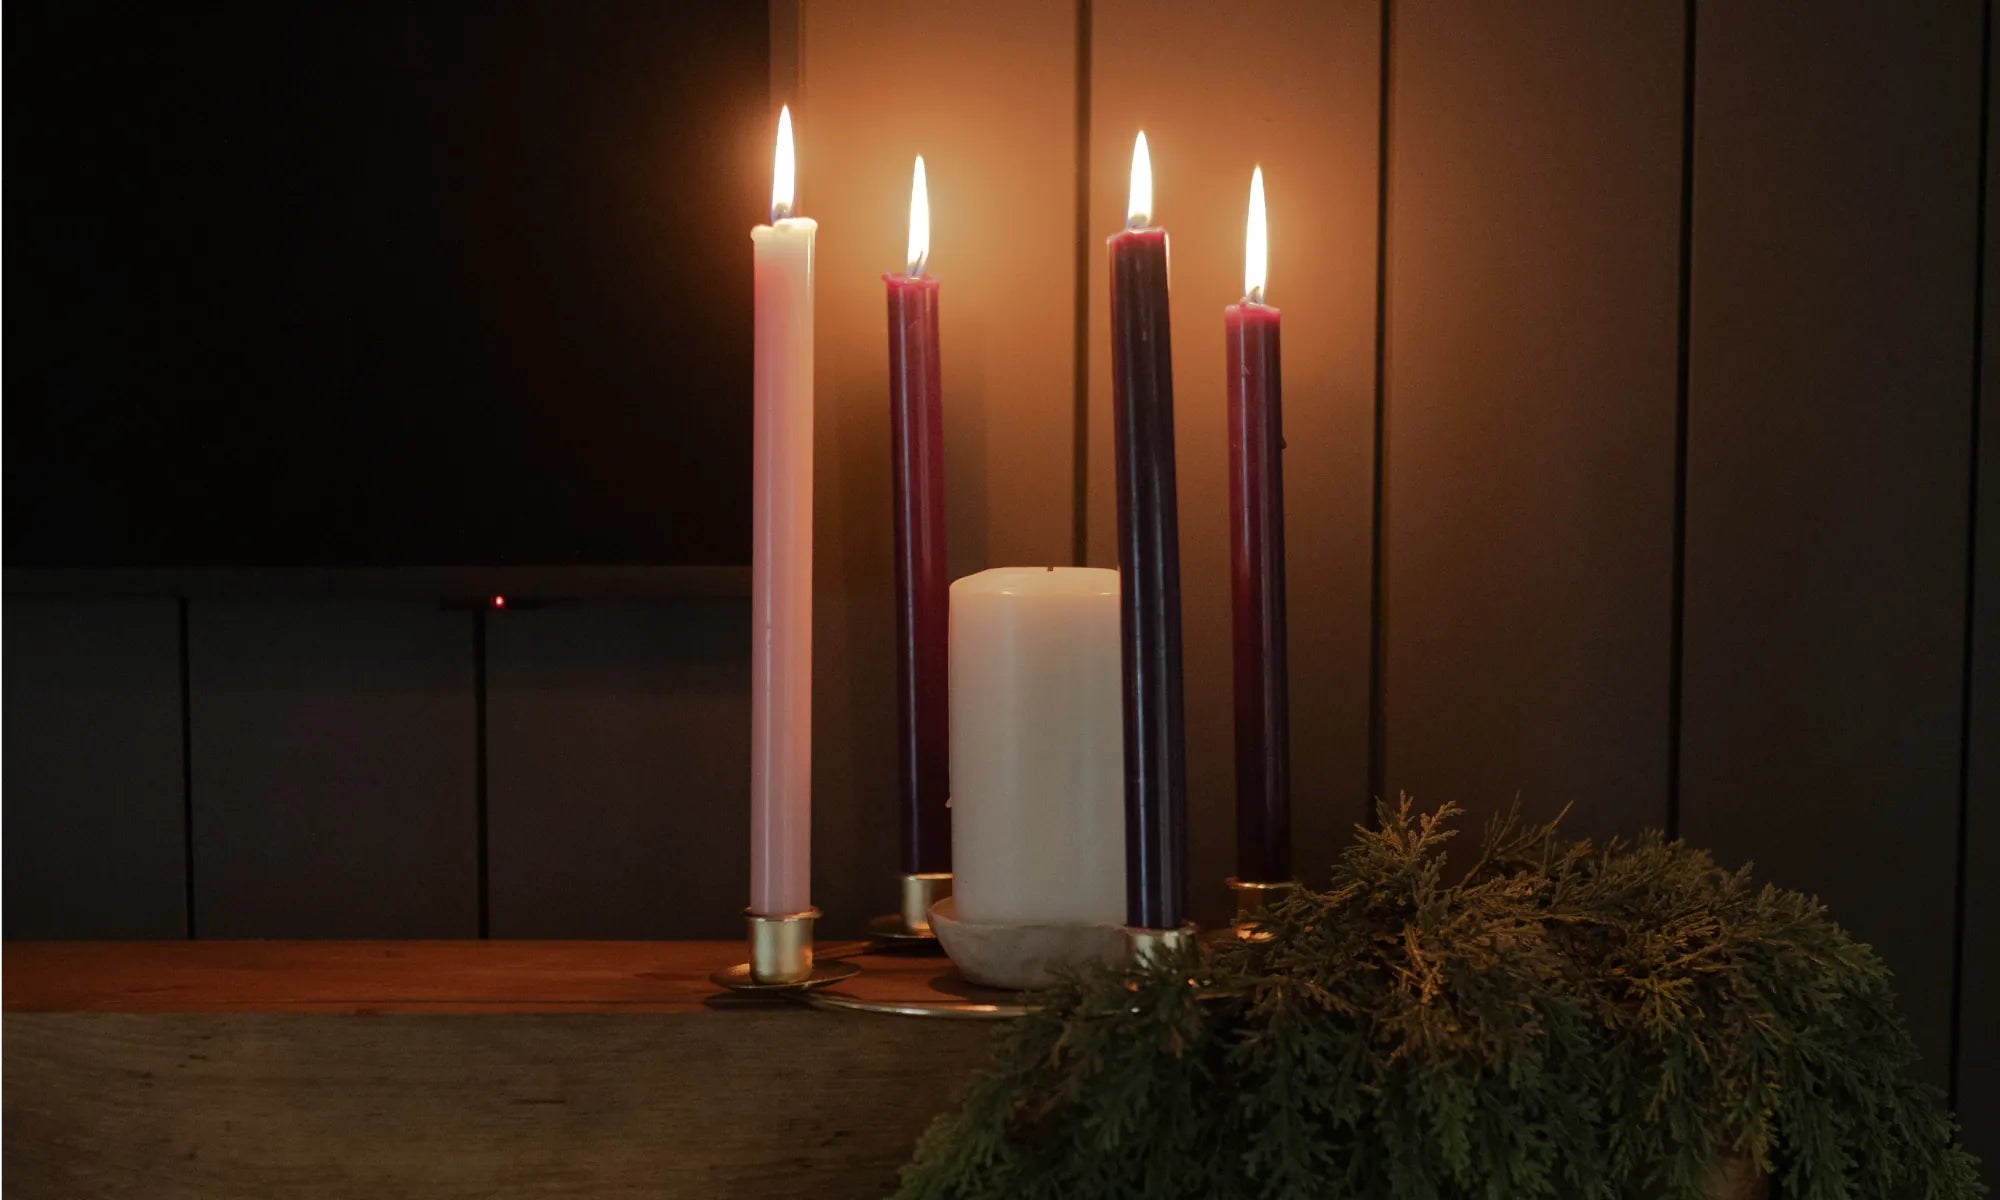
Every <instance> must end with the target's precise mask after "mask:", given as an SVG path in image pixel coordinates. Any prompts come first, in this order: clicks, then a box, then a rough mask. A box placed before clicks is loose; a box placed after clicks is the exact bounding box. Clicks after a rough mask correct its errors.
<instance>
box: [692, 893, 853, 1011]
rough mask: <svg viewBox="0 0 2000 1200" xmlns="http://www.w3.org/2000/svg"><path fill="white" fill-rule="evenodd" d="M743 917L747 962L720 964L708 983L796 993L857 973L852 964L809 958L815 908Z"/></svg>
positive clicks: (751, 913)
mask: <svg viewBox="0 0 2000 1200" xmlns="http://www.w3.org/2000/svg"><path fill="white" fill-rule="evenodd" d="M744 916H745V918H746V920H747V921H748V923H749V928H750V961H749V962H747V963H737V964H736V965H735V966H733V967H724V968H723V969H722V970H720V971H717V972H715V973H714V974H713V975H710V976H709V977H708V978H709V982H711V983H713V984H715V985H716V986H718V987H725V988H728V989H730V990H731V991H737V992H797V991H804V990H805V989H807V988H815V987H824V986H825V985H827V984H829V983H838V982H839V981H841V980H843V979H849V978H852V977H853V976H855V975H856V974H859V973H860V970H861V968H859V967H857V966H855V965H854V964H853V963H845V962H814V961H813V922H814V921H817V920H818V919H819V910H818V909H816V908H809V909H807V910H805V911H804V912H800V913H789V914H787V915H785V916H778V917H767V916H761V915H759V914H757V913H753V912H747V911H746V912H745V913H744Z"/></svg>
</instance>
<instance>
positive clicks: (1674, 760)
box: [1666, 0, 1696, 838]
mask: <svg viewBox="0 0 2000 1200" xmlns="http://www.w3.org/2000/svg"><path fill="white" fill-rule="evenodd" d="M1695 10H1696V0H1686V3H1685V11H1684V15H1683V19H1682V25H1681V28H1682V38H1683V42H1684V44H1683V45H1682V47H1681V55H1682V57H1681V195H1680V220H1681V228H1680V298H1679V299H1680V311H1679V312H1678V313H1677V314H1676V322H1677V327H1676V333H1675V336H1676V339H1677V345H1676V348H1675V360H1674V528H1673V565H1672V569H1671V582H1670V585H1669V586H1670V587H1671V588H1672V595H1671V598H1670V600H1669V603H1668V617H1667V620H1668V631H1667V811H1666V827H1667V829H1666V832H1667V836H1668V837H1669V838H1678V837H1680V836H1681V707H1682V694H1683V693H1682V686H1683V678H1684V671H1685V666H1684V659H1685V658H1686V653H1685V647H1686V644H1687V493H1688V487H1687V474H1688V378H1689V376H1688V357H1689V346H1690V345H1691V342H1692V334H1693V322H1694V316H1693V314H1694V113H1695V108H1694V86H1695V50H1696V45H1695Z"/></svg>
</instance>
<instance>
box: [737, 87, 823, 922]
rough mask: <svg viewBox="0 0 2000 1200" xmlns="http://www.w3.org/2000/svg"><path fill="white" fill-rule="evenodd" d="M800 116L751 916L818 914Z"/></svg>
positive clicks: (759, 501)
mask: <svg viewBox="0 0 2000 1200" xmlns="http://www.w3.org/2000/svg"><path fill="white" fill-rule="evenodd" d="M792 162H793V160H792V114H791V110H790V109H789V108H787V109H784V110H781V111H780V112H779V114H778V149H777V160H776V166H775V170H774V171H773V179H772V184H771V223H770V224H769V225H759V226H758V227H757V228H755V229H753V230H751V231H750V241H751V243H752V244H753V245H754V247H755V257H756V297H757V298H756V311H757V330H756V365H755V370H754V380H755V385H754V391H755V408H754V425H755V431H754V436H753V439H752V440H753V450H752V453H753V465H752V472H753V482H752V487H753V489H754V493H755V498H754V501H753V505H752V517H751V521H752V525H751V549H750V911H751V912H752V913H755V914H759V915H762V916H767V917H780V916H790V915H793V914H799V913H804V912H806V911H807V910H808V909H810V908H811V907H812V888H811V883H812V878H811V877H812V511H813V507H812V506H813V280H812V265H813V237H814V235H815V233H816V231H817V230H818V228H819V226H818V225H817V224H816V223H815V222H813V221H812V220H811V219H810V218H807V217H795V216H793V215H792V192H793V188H792V175H793V166H792Z"/></svg>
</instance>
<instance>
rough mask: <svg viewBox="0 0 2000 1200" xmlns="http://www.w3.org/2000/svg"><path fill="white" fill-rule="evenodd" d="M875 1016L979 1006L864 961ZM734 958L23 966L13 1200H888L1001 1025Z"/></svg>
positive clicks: (15, 989)
mask: <svg viewBox="0 0 2000 1200" xmlns="http://www.w3.org/2000/svg"><path fill="white" fill-rule="evenodd" d="M859 950H860V947H859V946H857V945H849V946H833V945H827V946H823V947H822V952H823V953H825V954H827V955H830V956H831V955H855V959H854V960H855V961H856V962H857V963H859V964H860V965H861V966H862V967H863V971H862V973H861V974H860V975H859V976H857V977H856V978H855V979H854V980H852V981H849V982H848V983H846V984H843V985H842V990H843V991H844V992H846V993H847V994H850V995H855V996H863V997H867V998H871V999H882V1000H896V999H911V998H919V997H922V996H935V995H937V994H939V992H940V990H941V989H942V990H947V991H948V990H949V989H951V988H952V987H953V986H954V980H953V977H952V976H951V974H950V966H949V964H948V963H947V962H945V961H944V960H943V959H937V958H913V957H904V956H899V955H897V956H890V955H859V954H858V953H857V952H858V951H859ZM741 957H742V947H741V945H740V944H739V943H735V942H670V943H662V942H146V943H55V942H49V943H9V944H8V945H7V946H6V948H5V962H4V965H5V989H4V990H5V1008H6V1016H5V1054H6V1062H5V1070H6V1075H7V1085H8V1086H7V1088H6V1090H5V1109H6V1112H5V1120H6V1137H5V1170H6V1177H7V1182H8V1185H9V1191H10V1194H11V1195H19V1196H24V1197H35V1196H62V1197H97V1196H107V1197H108V1196H137V1195H146V1196H203V1197H217V1198H226V1197H236V1196H244V1197H250V1196H259V1197H262V1196H270V1195H276V1194H283V1195H287V1196H307V1197H317V1196H350V1195H361V1194H367V1195H378V1196H379V1195H426V1196H430V1195H439V1196H466V1197H473V1196H480V1197H516V1196H625V1195H631V1196H681V1195H687V1196H751V1197H759V1196H774V1197H775V1196H786V1197H791V1196H805V1195H811V1196H816V1197H817V1196H848V1195H852V1196H879V1195H881V1194H883V1193H884V1192H885V1191H886V1190H887V1189H888V1188H889V1187H890V1186H891V1185H892V1182H893V1179H894V1174H895V1170H896V1168H897V1166H898V1165H900V1164H901V1163H902V1162H903V1161H904V1160H905V1159H906V1158H907V1157H908V1155H909V1152H910V1149H911V1147H912V1145H913V1144H914V1142H915V1139H916V1137H917V1136H918V1134H920V1133H921V1132H922V1130H923V1128H924V1126H925V1125H926V1124H927V1123H928V1122H929V1120H930V1119H931V1118H932V1117H933V1116H935V1115H936V1114H937V1113H939V1112H941V1111H943V1110H944V1109H945V1108H946V1107H947V1106H948V1105H949V1103H950V1102H951V1099H952V1096H953V1095H954V1094H955V1092H956V1091H957V1090H958V1088H959V1087H960V1086H961V1085H962V1084H963V1082H964V1081H965V1080H966V1078H967V1077H968V1076H969V1074H970V1072H971V1071H973V1070H974V1069H976V1067H977V1066H978V1064H979V1063H980V1062H981V1061H983V1059H984V1056H985V1053H986V1047H987V1044H988V1038H989V1036H990V1035H991V1033H992V1031H993V1029H994V1025H993V1023H991V1022H983V1021H952V1020H936V1019H913V1018H907V1017H890V1016H878V1015H873V1014H867V1013H836V1012H824V1011H819V1010H813V1009H807V1008H805V1007H803V1006H801V1005H798V1004H796V1003H793V1002H790V1001H786V1000H773V999H764V998H760V997H753V996H743V995H739V994H730V993H721V992H719V991H718V990H717V989H716V988H715V987H714V986H713V985H712V984H710V983H709V982H708V978H707V976H708V974H709V972H710V971H712V970H714V969H715V968H717V967H719V966H724V965H727V964H728V963H730V962H732V961H737V960H740V959H741Z"/></svg>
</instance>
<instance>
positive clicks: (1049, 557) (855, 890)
mask: <svg viewBox="0 0 2000 1200" xmlns="http://www.w3.org/2000/svg"><path fill="white" fill-rule="evenodd" d="M1076 20H1077V18H1076V6H1075V5H1074V4H1073V3H1072V2H1071V0H1024V2H1020V3H1013V4H1008V5H1001V6H995V5H975V4H971V3H964V2H955V3H945V4H934V3H918V2H916V0H805V3H804V6H803V9H802V25H803V33H802V37H801V44H802V49H803V55H804V63H803V67H802V70H801V81H800V87H801V91H800V95H801V103H800V104H799V105H798V106H797V107H796V109H795V110H794V111H795V115H796V116H797V131H798V137H799V196H800V209H801V211H802V212H803V213H805V214H807V215H809V216H812V217H815V218H817V219H818V220H819V222H820V233H819V245H818V266H817V287H818V310H817V312H818V318H817V319H818V330H817V338H818V345H817V350H818V362H817V370H816V372H815V378H816V386H817V404H818V414H817V434H816V446H817V450H818V457H817V460H816V462H815V464H814V469H815V471H816V494H817V504H816V510H815V514H814V520H815V521H816V523H817V528H816V533H817V538H816V545H815V556H816V557H815V563H814V570H815V572H816V580H817V593H816V595H815V598H814V604H815V620H814V626H813V637H814V673H815V687H814V740H813V749H814V772H813V778H814V805H815V814H814V822H813V833H814V839H815V847H814V857H815V859H816V861H817V862H818V863H819V864H820V869H819V870H818V871H817V872H816V874H815V879H814V883H813V888H814V898H815V900H816V902H817V903H818V904H819V906H820V907H821V908H822V909H823V910H825V912H826V914H827V921H826V929H827V931H828V936H834V935H835V934H837V932H838V931H839V930H842V929H848V928H853V927H854V926H855V924H856V923H857V922H859V921H860V920H861V919H862V918H864V917H865V916H867V915H869V914H871V913H876V912H883V911H887V910H889V909H890V908H893V907H894V900H895V893H894V890H893V882H894V872H895V869H896V846H897V841H896V820H895V804H896V774H895V753H894V751H895V736H896V726H895V717H894V708H893V694H892V692H893V671H894V661H895V660H894V649H893V647H894V636H895V617H894V610H893V608H892V602H891V595H890V586H891V585H890V562H889V549H890V545H889V544H890V512H889V405H888V382H887V357H888V332H887V323H886V315H885V303H886V302H885V300H884V296H883V288H882V282H881V276H882V273H883V272H885V271H897V270H901V269H902V268H903V265H904V252H905V248H906V242H907V233H908V220H909V195H910V166H911V160H912V159H913V158H914V157H915V156H916V155H917V154H919V153H921V154H923V155H924V162H925V166H926V169H927V172H928V174H929V178H930V198H931V230H932V245H931V260H930V261H931V265H930V271H931V274H933V275H935V276H937V278H938V279H939V281H940V286H941V288H942V296H941V306H942V307H941V325H942V329H941V337H942V339H943V348H942V359H943V373H944V422H945V434H944V436H945V467H946V520H947V522H948V525H949V534H948V537H949V542H950V551H949V563H950V570H951V573H952V574H953V575H954V576H958V575H964V574H969V573H971V572H973V571H977V570H981V569H983V568H985V567H988V566H1001V565H1022V564H1035V563H1066V562H1068V561H1069V560H1070V557H1071V525H1072V513H1073V506H1072V503H1071V491H1072V481H1073V466H1072V447H1073V442H1074V438H1073V436H1072V428H1073V421H1074V417H1073V414H1074V401H1073V396H1074V386H1073V363H1074V359H1073V352H1074V347H1073V342H1074V340H1075V338H1074V330H1075V310H1074V305H1073V303H1072V300H1071V297H1072V296H1073V294H1074V279H1073V275H1074V263H1073V254H1072V246H1073V245H1074V237H1073V230H1074V225H1075V208H1076V180H1075V175H1076V171H1075V158H1076V93H1075V81H1076V42H1077V26H1076ZM746 260H747V251H746Z"/></svg>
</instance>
